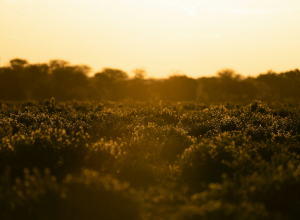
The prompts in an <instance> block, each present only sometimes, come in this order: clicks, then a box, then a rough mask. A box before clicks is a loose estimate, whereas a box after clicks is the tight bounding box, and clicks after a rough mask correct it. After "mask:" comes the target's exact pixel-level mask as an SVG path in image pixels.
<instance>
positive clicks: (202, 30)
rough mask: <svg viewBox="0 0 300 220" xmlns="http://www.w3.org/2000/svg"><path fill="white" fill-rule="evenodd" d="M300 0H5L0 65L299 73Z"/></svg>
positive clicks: (0, 11)
mask: <svg viewBox="0 0 300 220" xmlns="http://www.w3.org/2000/svg"><path fill="white" fill-rule="evenodd" d="M299 24H300V1H299V0H284V1H283V0H247V1H246V0H0V59H1V60H0V66H5V65H8V63H9V60H11V59H14V58H22V59H26V60H27V61H28V62H29V63H45V62H49V60H52V59H62V60H66V61H69V62H70V63H71V64H74V65H75V64H86V65H88V66H90V67H91V68H92V69H93V73H95V72H98V71H101V70H102V69H103V68H106V67H109V68H116V69H122V70H124V71H126V72H127V73H128V74H129V75H131V76H132V75H133V72H132V70H133V69H136V68H143V69H145V70H146V72H147V76H148V77H156V78H165V77H168V76H170V75H172V74H174V73H177V74H186V75H187V76H190V77H195V78H197V77H202V76H213V75H215V74H216V72H218V71H219V70H221V69H224V68H230V69H234V70H235V71H236V72H237V73H240V74H242V75H245V76H256V75H258V74H259V73H265V72H267V71H268V70H270V69H272V70H273V71H275V72H283V71H287V70H292V69H295V68H300V59H299V58H300V25H299Z"/></svg>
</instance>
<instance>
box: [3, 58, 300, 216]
mask: <svg viewBox="0 0 300 220" xmlns="http://www.w3.org/2000/svg"><path fill="white" fill-rule="evenodd" d="M27 65H28V63H25V62H21V61H19V60H15V61H14V62H13V68H14V69H16V68H17V69H18V68H19V69H20V68H25V67H26V66H27ZM67 65H68V64H67V63H64V62H52V66H53V67H51V68H54V69H55V68H58V67H59V68H64V67H65V66H67ZM57 66H58V67H57ZM105 71H108V72H109V73H110V75H112V77H113V76H116V77H117V76H118V77H119V78H122V79H118V80H120V81H122V80H123V81H124V79H123V78H124V77H125V76H126V75H124V74H123V72H118V71H117V72H116V70H105ZM105 71H104V72H105ZM220 74H221V76H222V77H223V78H224V77H225V78H226V77H227V78H228V77H229V78H230V77H231V76H232V77H234V79H235V80H236V81H239V80H242V79H240V78H239V77H237V76H236V75H232V74H231V72H229V73H228V72H221V73H220ZM222 74H223V75H222ZM137 80H142V78H139V79H137ZM299 143H300V111H299V106H297V105H294V106H292V105H281V104H280V105H277V104H276V103H273V104H272V105H268V104H267V103H265V102H262V101H257V100H255V101H252V102H251V103H250V104H247V105H236V104H231V103H227V104H225V105H206V104H201V103H195V102H183V103H178V102H176V103H175V102H163V101H161V102H158V103H154V102H153V103H146V102H140V101H139V102H133V101H132V100H127V101H124V102H109V101H103V102H101V103H99V102H96V101H75V100H74V101H71V102H64V103H62V102H57V101H56V100H55V99H54V98H52V99H50V100H45V101H40V102H38V101H30V102H5V101H4V102H2V103H1V108H0V219H4V220H11V219H37V220H39V219H78V220H81V219H87V218H88V219H141V220H154V219H155V220H157V219H158V220H160V219H162V220H163V219H171V220H193V219H279V220H281V219H299V216H300V213H299V205H300V199H299V197H300V190H299V187H298V186H299V184H300V182H299V181H300V145H299Z"/></svg>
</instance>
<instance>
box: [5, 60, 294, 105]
mask: <svg viewBox="0 0 300 220" xmlns="http://www.w3.org/2000/svg"><path fill="white" fill-rule="evenodd" d="M90 71H91V69H90V68H89V67H88V66H86V65H70V64H69V63H68V62H66V61H63V60H52V61H50V62H49V63H41V64H29V63H28V62H27V61H26V60H23V59H13V60H11V61H10V64H9V65H8V66H5V67H1V68H0V100H6V101H12V100H14V101H25V100H26V101H28V100H39V101H43V100H45V99H50V98H51V97H56V99H57V100H58V101H71V100H73V99H76V100H82V101H83V100H84V101H86V100H89V101H101V102H103V101H106V100H110V101H124V100H127V101H129V100H132V101H149V102H153V101H155V102H158V101H160V100H163V101H176V102H177V101H197V102H202V103H209V104H211V103H220V102H235V103H236V102H239V103H243V104H247V103H250V102H251V101H253V100H262V101H265V102H273V101H275V102H285V103H293V102H299V101H300V99H299V93H300V71H299V70H298V69H295V70H291V71H287V72H283V73H275V72H273V71H268V72H267V73H264V74H260V75H259V76H257V77H255V78H254V77H247V78H245V77H242V76H241V75H240V74H237V73H235V71H234V70H231V69H224V70H221V71H219V72H218V73H217V76H215V77H200V78H197V79H194V78H190V77H187V76H186V75H178V74H177V75H176V74H175V75H172V76H170V77H169V78H167V79H145V75H146V73H145V71H144V70H142V69H136V70H134V71H133V72H134V74H135V75H134V77H132V78H130V77H129V76H128V74H127V73H126V72H124V71H122V70H118V69H112V68H105V69H103V70H102V71H100V72H96V73H95V74H94V76H92V77H88V73H89V72H90ZM199 74H203V73H199ZM204 74H205V73H204Z"/></svg>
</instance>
